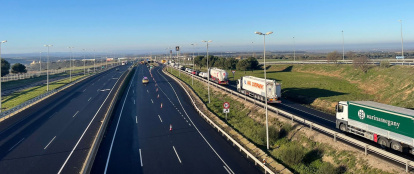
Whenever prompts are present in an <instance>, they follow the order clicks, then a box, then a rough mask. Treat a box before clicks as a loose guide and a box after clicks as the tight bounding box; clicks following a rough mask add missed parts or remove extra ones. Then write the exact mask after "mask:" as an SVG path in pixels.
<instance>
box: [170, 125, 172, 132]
mask: <svg viewBox="0 0 414 174" xmlns="http://www.w3.org/2000/svg"><path fill="white" fill-rule="evenodd" d="M171 131H172V124H170V132H171Z"/></svg>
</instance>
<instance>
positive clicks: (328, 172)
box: [316, 162, 339, 174]
mask: <svg viewBox="0 0 414 174" xmlns="http://www.w3.org/2000/svg"><path fill="white" fill-rule="evenodd" d="M316 173H317V174H336V173H339V172H338V169H336V168H335V167H334V166H333V165H332V164H331V163H328V162H325V163H322V165H321V166H320V167H319V169H318V171H316Z"/></svg>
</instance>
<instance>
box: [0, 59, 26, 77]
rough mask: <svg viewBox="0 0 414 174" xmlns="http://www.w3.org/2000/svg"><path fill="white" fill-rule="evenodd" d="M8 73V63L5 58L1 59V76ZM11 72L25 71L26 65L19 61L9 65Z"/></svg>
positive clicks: (20, 72) (19, 72)
mask: <svg viewBox="0 0 414 174" xmlns="http://www.w3.org/2000/svg"><path fill="white" fill-rule="evenodd" d="M9 73H10V63H9V62H8V61H7V60H4V59H1V76H2V77H3V76H5V75H7V74H9ZM11 73H13V74H22V73H27V69H26V66H24V65H23V64H21V63H15V64H13V66H12V67H11Z"/></svg>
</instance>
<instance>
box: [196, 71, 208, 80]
mask: <svg viewBox="0 0 414 174" xmlns="http://www.w3.org/2000/svg"><path fill="white" fill-rule="evenodd" d="M198 76H200V77H202V78H205V79H206V78H207V77H208V74H207V73H206V72H200V73H199V74H198Z"/></svg>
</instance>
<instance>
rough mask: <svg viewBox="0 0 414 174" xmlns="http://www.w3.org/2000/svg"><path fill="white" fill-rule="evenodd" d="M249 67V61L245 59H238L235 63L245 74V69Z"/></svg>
mask: <svg viewBox="0 0 414 174" xmlns="http://www.w3.org/2000/svg"><path fill="white" fill-rule="evenodd" d="M249 67H250V64H249V61H247V59H243V60H240V61H239V62H238V63H237V70H241V71H244V73H245V74H246V70H248V69H249Z"/></svg>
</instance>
